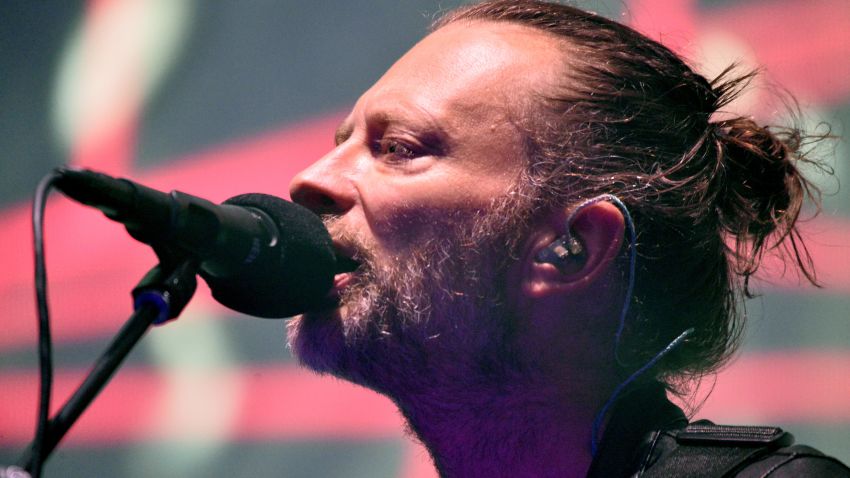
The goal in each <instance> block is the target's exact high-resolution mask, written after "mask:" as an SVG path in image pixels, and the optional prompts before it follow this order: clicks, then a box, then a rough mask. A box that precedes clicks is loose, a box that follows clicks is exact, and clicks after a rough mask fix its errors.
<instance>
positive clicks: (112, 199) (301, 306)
mask: <svg viewBox="0 0 850 478" xmlns="http://www.w3.org/2000/svg"><path fill="white" fill-rule="evenodd" d="M57 171H58V173H59V177H58V179H57V180H56V182H55V185H56V187H57V188H58V189H59V190H60V191H62V192H63V193H64V194H65V195H66V196H68V197H70V198H71V199H74V200H76V201H78V202H80V203H82V204H85V205H88V206H93V207H95V208H97V209H99V210H101V211H102V212H103V213H104V215H106V217H108V218H110V219H112V220H114V221H118V222H121V223H122V224H124V226H125V227H126V229H127V232H129V233H130V235H131V236H132V237H133V238H134V239H136V240H138V241H141V242H144V243H146V244H149V245H151V246H153V247H154V249H155V250H156V251H157V252H161V251H164V252H167V253H168V254H176V255H177V257H181V258H188V259H195V260H197V261H198V262H199V265H200V270H199V275H200V276H201V277H202V278H203V279H204V280H205V281H206V282H207V284H208V285H209V287H210V290H211V291H212V295H213V297H214V298H215V299H216V300H217V301H218V302H220V303H221V304H222V305H225V306H227V307H229V308H231V309H233V310H235V311H237V312H242V313H245V314H249V315H254V316H257V317H264V318H282V317H291V316H293V315H297V314H300V313H302V312H305V311H308V310H311V309H313V308H317V307H320V306H321V305H322V304H323V303H324V302H325V296H326V295H327V292H328V291H329V290H330V288H331V286H332V285H333V277H334V274H335V273H336V268H337V263H336V262H337V261H336V256H335V254H334V250H333V243H332V241H331V237H330V234H329V233H328V231H327V229H326V228H325V226H324V224H323V223H322V220H321V219H320V218H319V217H318V216H317V215H315V214H314V213H313V212H311V211H310V210H308V209H306V208H304V207H301V206H299V205H297V204H294V203H291V202H289V201H285V200H283V199H280V198H277V197H275V196H269V195H266V194H243V195H240V196H235V197H232V198H230V199H228V200H227V201H225V202H224V203H223V204H221V205H217V204H214V203H212V202H210V201H207V200H206V199H202V198H199V197H196V196H192V195H190V194H186V193H182V192H180V191H171V192H170V193H164V192H162V191H157V190H156V189H151V188H149V187H146V186H143V185H141V184H138V183H135V182H133V181H130V180H128V179H123V178H113V177H111V176H108V175H106V174H102V173H98V172H95V171H91V170H86V169H75V168H64V167H63V168H58V169H57Z"/></svg>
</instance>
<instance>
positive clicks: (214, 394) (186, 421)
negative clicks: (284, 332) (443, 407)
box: [0, 366, 402, 446]
mask: <svg viewBox="0 0 850 478" xmlns="http://www.w3.org/2000/svg"><path fill="white" fill-rule="evenodd" d="M82 376H83V375H82V372H81V371H74V372H69V371H62V372H59V373H57V374H56V378H55V385H54V386H55V390H56V392H55V396H56V399H55V400H54V404H55V406H54V407H53V408H54V411H53V413H55V409H58V406H59V405H61V403H63V402H64V400H65V398H66V397H67V396H69V395H70V393H71V392H72V390H73V389H74V388H76V386H77V385H78V384H79V382H80V381H81V379H82ZM180 377H182V378H183V381H184V382H191V383H193V384H196V385H197V386H198V390H197V391H196V393H195V396H191V395H189V396H188V402H187V401H183V399H186V398H187V396H186V395H183V394H182V388H181V385H182V384H181V383H178V382H176V381H174V380H171V379H170V378H169V375H167V374H157V373H155V372H152V371H150V370H144V369H124V370H121V371H119V373H118V374H117V375H116V377H115V378H114V379H113V380H112V382H110V383H109V385H108V386H107V387H106V389H104V391H103V393H101V395H100V396H98V397H97V399H96V400H95V402H94V403H93V405H92V406H91V407H90V408H89V409H88V410H87V411H86V412H85V413H84V415H83V416H82V417H81V418H80V420H79V421H78V422H77V424H76V425H75V426H74V428H72V430H71V431H70V433H69V434H68V436H67V438H66V444H69V445H72V446H80V445H95V446H97V445H114V444H116V443H122V442H135V441H147V440H162V439H177V440H180V439H210V438H214V437H212V436H206V435H201V434H210V433H211V432H210V430H211V429H215V430H218V431H221V432H222V434H223V436H224V437H226V439H228V440H231V439H251V440H253V439H260V440H265V439H282V440H307V439H335V438H354V439H372V438H377V439H380V438H398V437H401V436H402V421H401V418H400V416H399V414H398V412H397V411H396V409H395V407H394V406H393V405H392V404H391V403H390V401H389V400H387V399H385V398H383V397H381V396H380V395H378V394H376V393H374V392H371V391H368V390H366V389H364V388H361V387H358V386H355V385H352V384H350V383H347V382H342V381H340V380H337V379H333V378H329V377H320V376H317V375H314V374H312V373H310V372H307V371H306V370H301V369H296V368H295V367H293V366H283V367H279V368H271V367H269V368H252V369H234V370H219V369H215V370H207V371H197V370H192V371H191V372H187V373H184V374H182V375H179V376H178V377H177V378H180ZM234 390H235V396H236V397H237V399H236V401H235V402H230V401H228V400H227V399H225V398H223V397H227V396H233V394H234ZM140 397H144V398H143V399H140ZM60 398H61V399H60ZM36 402H37V376H36V375H35V374H34V373H31V372H14V373H7V374H4V375H3V376H0V403H3V407H0V423H3V428H2V432H0V444H2V445H3V446H18V445H23V444H26V443H28V442H29V441H30V440H31V439H32V434H33V430H34V427H35V422H34V418H35V409H36ZM181 403H188V404H189V405H188V406H189V407H191V408H187V409H180V408H179V407H180V404H181ZM128 404H130V405H129V406H128ZM228 404H229V405H228ZM228 406H233V407H234V409H233V410H227V407H228ZM175 407H176V408H175ZM216 408H218V410H215V409H216ZM210 409H212V410H214V412H213V413H211V414H210V415H211V416H200V417H199V416H198V415H203V410H210ZM163 417H165V418H166V419H167V420H166V421H164V420H163ZM222 417H225V418H223V420H224V422H223V423H219V424H217V425H214V426H210V425H209V423H206V424H205V425H206V426H204V425H202V426H200V427H199V426H187V425H197V423H196V422H195V421H197V420H203V421H205V422H209V421H212V422H216V421H218V420H222ZM199 428H200V430H199Z"/></svg>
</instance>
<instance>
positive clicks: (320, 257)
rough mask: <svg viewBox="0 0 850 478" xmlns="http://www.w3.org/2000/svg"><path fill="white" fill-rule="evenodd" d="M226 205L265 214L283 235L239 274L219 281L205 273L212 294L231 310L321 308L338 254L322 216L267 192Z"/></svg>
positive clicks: (274, 312) (263, 313)
mask: <svg viewBox="0 0 850 478" xmlns="http://www.w3.org/2000/svg"><path fill="white" fill-rule="evenodd" d="M224 204H231V205H235V206H240V207H244V208H252V209H256V210H259V211H261V212H263V213H265V214H266V215H267V216H268V217H269V218H270V219H271V220H272V222H274V224H275V225H276V226H277V229H278V232H279V237H278V242H277V244H276V245H275V246H274V247H271V248H267V250H266V251H263V252H262V253H261V256H260V257H259V258H258V259H257V260H256V261H254V263H252V264H251V265H249V266H247V267H245V270H244V272H242V273H240V274H238V275H237V276H234V277H228V278H226V279H218V278H215V277H211V276H206V275H203V274H202V277H204V279H205V280H206V282H207V284H209V286H210V290H211V291H212V295H213V297H214V298H215V299H216V300H217V301H219V302H220V303H221V304H223V305H225V306H227V307H230V308H231V309H233V310H236V311H238V312H243V313H246V314H249V315H254V316H257V317H264V318H283V317H291V316H293V315H297V314H300V313H302V312H305V311H307V310H310V309H312V308H315V307H318V306H320V305H321V304H322V303H323V302H324V300H325V296H326V295H327V292H328V291H329V290H330V288H331V286H332V285H333V278H334V273H335V272H336V256H335V254H334V250H333V242H332V240H331V237H330V234H329V233H328V231H327V229H326V228H325V226H324V224H323V223H322V220H321V219H320V218H319V216H317V215H316V214H314V213H313V212H312V211H310V210H309V209H307V208H304V207H302V206H299V205H298V204H295V203H292V202H289V201H286V200H283V199H281V198H278V197H275V196H270V195H267V194H259V193H251V194H242V195H239V196H235V197H232V198H230V199H228V200H227V201H225V202H224Z"/></svg>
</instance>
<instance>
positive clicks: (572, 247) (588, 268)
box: [523, 201, 625, 298]
mask: <svg viewBox="0 0 850 478" xmlns="http://www.w3.org/2000/svg"><path fill="white" fill-rule="evenodd" d="M570 212H571V211H570V210H565V211H562V212H560V213H558V214H557V215H556V216H555V217H553V218H552V219H553V220H552V222H551V224H552V225H553V226H548V227H547V229H548V231H543V233H542V234H541V235H540V236H539V239H538V240H537V241H536V242H535V243H534V244H533V245H532V249H533V250H532V251H531V254H529V256H527V259H526V263H525V264H524V267H523V269H524V276H525V277H524V278H523V293H524V294H525V295H526V296H528V297H529V298H543V297H547V296H550V295H552V294H572V293H577V292H580V291H584V290H585V289H587V288H589V287H591V286H593V285H594V284H597V283H598V282H599V281H600V280H601V279H602V278H604V277H605V276H606V275H607V274H606V273H607V272H608V271H609V270H610V268H611V267H612V265H613V264H614V263H615V259H616V258H617V254H618V252H619V251H620V248H621V247H622V244H623V232H624V230H625V222H624V220H623V214H622V213H621V212H620V210H619V209H618V208H617V207H616V206H615V205H613V204H611V203H609V202H607V201H599V202H595V203H592V204H588V205H586V206H584V207H582V208H581V209H580V210H578V211H576V212H575V213H574V214H570ZM568 218H571V221H570V222H571V224H569V225H567V224H566V222H567V220H568Z"/></svg>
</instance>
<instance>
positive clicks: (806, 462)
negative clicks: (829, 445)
mask: <svg viewBox="0 0 850 478" xmlns="http://www.w3.org/2000/svg"><path fill="white" fill-rule="evenodd" d="M735 476H737V477H739V478H756V477H758V478H762V477H770V478H786V477H787V478H791V477H838V478H840V477H850V468H847V467H846V466H845V465H844V464H843V463H841V462H840V461H838V460H836V459H835V458H833V457H831V456H827V455H824V454H823V453H821V452H820V451H818V450H816V449H814V448H812V447H810V446H806V445H794V446H789V447H784V448H780V449H778V450H775V451H773V452H771V453H769V454H767V455H765V456H763V457H761V459H759V460H758V461H756V462H754V463H750V464H748V465H747V466H745V467H744V468H743V469H741V470H740V471H739V472H738V473H737V474H736V475H735Z"/></svg>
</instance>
